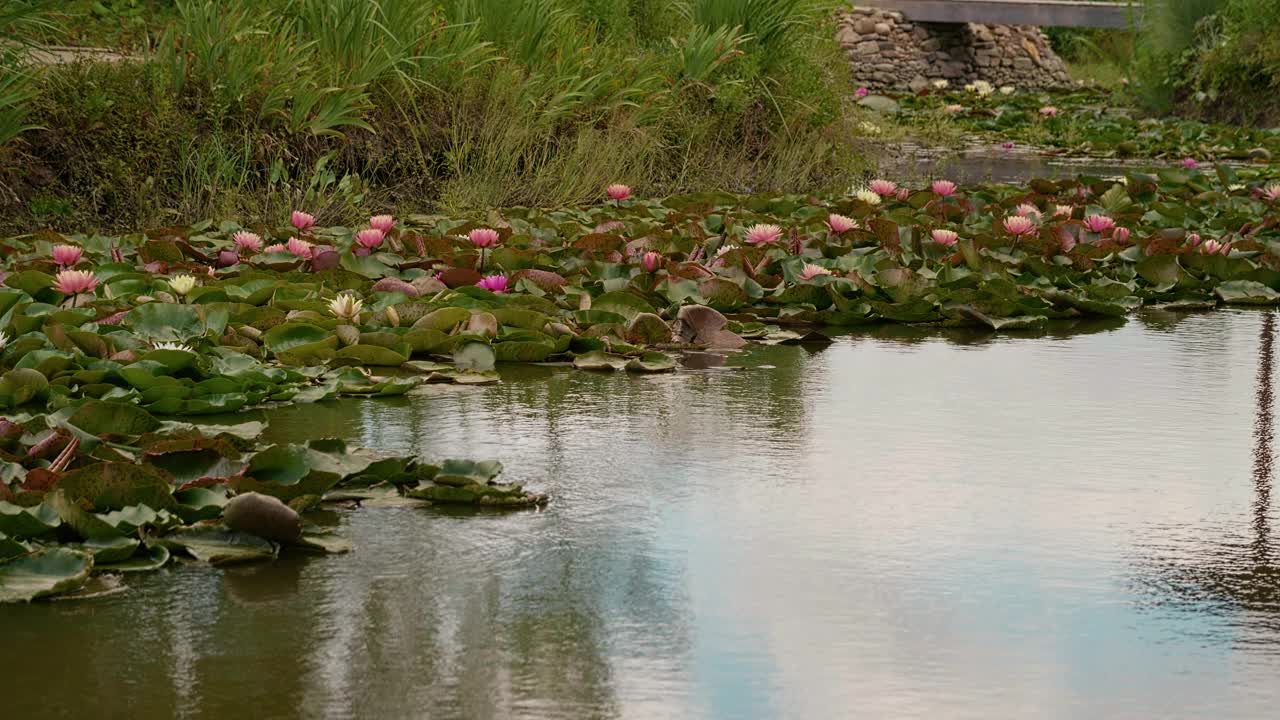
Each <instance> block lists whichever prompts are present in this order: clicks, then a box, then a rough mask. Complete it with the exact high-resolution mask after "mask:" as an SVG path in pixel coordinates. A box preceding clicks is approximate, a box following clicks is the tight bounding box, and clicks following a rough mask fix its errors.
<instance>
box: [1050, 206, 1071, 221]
mask: <svg viewBox="0 0 1280 720" xmlns="http://www.w3.org/2000/svg"><path fill="white" fill-rule="evenodd" d="M1073 212H1075V208H1073V207H1071V206H1070V205H1055V206H1054V208H1053V216H1054V217H1064V218H1069V217H1071V213H1073Z"/></svg>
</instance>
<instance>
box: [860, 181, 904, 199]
mask: <svg viewBox="0 0 1280 720" xmlns="http://www.w3.org/2000/svg"><path fill="white" fill-rule="evenodd" d="M867 187H869V188H871V192H873V193H875V194H877V195H879V196H880V197H889V196H890V195H892V194H894V193H896V192H897V191H898V183H896V182H893V181H892V180H881V179H879V178H877V179H875V180H872V181H871V183H870V184H868V185H867Z"/></svg>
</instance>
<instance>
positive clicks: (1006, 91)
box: [1000, 85, 1018, 95]
mask: <svg viewBox="0 0 1280 720" xmlns="http://www.w3.org/2000/svg"><path fill="white" fill-rule="evenodd" d="M1017 91H1018V89H1017V88H1015V87H1014V86H1012V85H1005V86H1004V87H1002V88H1000V94H1001V95H1012V94H1014V93H1015V92H1017Z"/></svg>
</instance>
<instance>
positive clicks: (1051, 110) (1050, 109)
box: [1040, 105, 1058, 117]
mask: <svg viewBox="0 0 1280 720" xmlns="http://www.w3.org/2000/svg"><path fill="white" fill-rule="evenodd" d="M1040 114H1041V115H1043V116H1045V117H1058V108H1056V107H1054V106H1052V105H1045V106H1044V107H1042V108H1040Z"/></svg>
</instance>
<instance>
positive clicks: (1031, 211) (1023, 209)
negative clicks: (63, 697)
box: [1014, 203, 1040, 218]
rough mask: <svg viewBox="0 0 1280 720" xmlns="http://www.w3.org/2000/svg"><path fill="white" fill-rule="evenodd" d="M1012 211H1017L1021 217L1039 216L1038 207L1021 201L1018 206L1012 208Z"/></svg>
mask: <svg viewBox="0 0 1280 720" xmlns="http://www.w3.org/2000/svg"><path fill="white" fill-rule="evenodd" d="M1014 212H1016V213H1018V214H1019V215H1021V216H1022V217H1035V218H1038V217H1040V208H1038V207H1036V206H1035V205H1032V204H1031V203H1022V204H1021V205H1019V206H1018V207H1016V208H1014Z"/></svg>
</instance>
